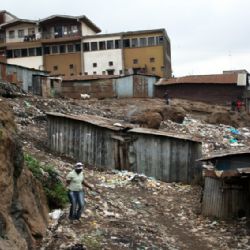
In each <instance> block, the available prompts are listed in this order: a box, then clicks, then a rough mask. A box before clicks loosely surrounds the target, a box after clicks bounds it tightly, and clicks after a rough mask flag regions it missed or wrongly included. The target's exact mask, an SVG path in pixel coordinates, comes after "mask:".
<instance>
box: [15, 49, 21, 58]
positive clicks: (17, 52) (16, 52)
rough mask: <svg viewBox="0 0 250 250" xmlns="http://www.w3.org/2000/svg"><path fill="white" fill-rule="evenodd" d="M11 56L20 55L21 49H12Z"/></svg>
mask: <svg viewBox="0 0 250 250" xmlns="http://www.w3.org/2000/svg"><path fill="white" fill-rule="evenodd" d="M13 57H21V50H20V49H14V50H13Z"/></svg>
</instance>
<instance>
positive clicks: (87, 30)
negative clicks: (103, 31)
mask: <svg viewBox="0 0 250 250" xmlns="http://www.w3.org/2000/svg"><path fill="white" fill-rule="evenodd" d="M81 26H82V27H81V28H82V36H89V35H95V34H96V32H95V31H93V30H92V29H91V28H90V27H89V26H87V25H86V24H85V23H82V25H81Z"/></svg>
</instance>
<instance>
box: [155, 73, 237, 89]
mask: <svg viewBox="0 0 250 250" xmlns="http://www.w3.org/2000/svg"><path fill="white" fill-rule="evenodd" d="M237 79H238V74H235V73H232V74H211V75H189V76H182V77H172V78H168V79H165V78H161V79H160V80H159V81H158V82H156V83H155V85H156V86H161V85H171V84H235V85H236V84H237Z"/></svg>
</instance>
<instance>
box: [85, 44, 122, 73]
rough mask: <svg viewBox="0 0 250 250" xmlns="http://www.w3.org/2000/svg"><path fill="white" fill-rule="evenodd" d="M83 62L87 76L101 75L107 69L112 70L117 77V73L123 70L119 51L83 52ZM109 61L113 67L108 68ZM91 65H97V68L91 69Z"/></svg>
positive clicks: (120, 51)
mask: <svg viewBox="0 0 250 250" xmlns="http://www.w3.org/2000/svg"><path fill="white" fill-rule="evenodd" d="M83 60H84V72H88V74H89V75H93V74H94V73H93V72H96V74H97V75H102V72H103V71H106V70H107V69H114V70H115V71H114V74H115V75H119V71H120V70H122V69H123V68H122V50H121V49H112V50H111V49H110V50H100V51H92V52H91V51H90V52H84V58H83ZM110 61H112V62H113V66H109V62H110ZM93 63H97V67H93ZM106 74H107V72H106Z"/></svg>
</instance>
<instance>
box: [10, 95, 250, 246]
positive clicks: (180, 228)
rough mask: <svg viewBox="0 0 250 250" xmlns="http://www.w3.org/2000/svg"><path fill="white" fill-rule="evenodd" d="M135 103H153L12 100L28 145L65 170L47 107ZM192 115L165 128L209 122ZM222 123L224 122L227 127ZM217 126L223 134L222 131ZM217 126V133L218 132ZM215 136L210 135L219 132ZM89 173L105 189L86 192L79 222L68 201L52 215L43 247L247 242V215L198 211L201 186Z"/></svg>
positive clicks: (116, 111)
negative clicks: (51, 146) (50, 137)
mask: <svg viewBox="0 0 250 250" xmlns="http://www.w3.org/2000/svg"><path fill="white" fill-rule="evenodd" d="M57 102H58V103H57ZM138 103H139V104H140V105H142V107H145V106H148V105H150V103H149V100H139V101H138V100H134V99H132V100H116V101H114V102H113V100H112V104H114V105H113V106H110V101H109V100H104V101H102V102H97V103H95V102H94V101H89V102H83V101H80V105H79V104H78V101H72V102H69V101H67V102H63V101H62V100H60V101H58V100H52V99H51V100H41V99H36V98H34V99H31V100H28V103H25V101H24V100H14V101H12V105H13V109H14V110H16V115H19V117H18V119H17V120H18V124H19V129H20V138H21V140H22V142H23V146H24V150H25V151H26V152H27V153H29V154H32V155H33V156H35V157H36V158H38V159H39V160H40V161H41V162H42V163H43V164H51V165H54V166H55V167H56V168H57V170H58V172H59V173H60V175H61V176H63V177H65V176H66V174H67V173H68V172H69V171H70V170H71V169H72V163H73V161H72V160H70V159H67V158H60V157H58V156H57V155H55V154H53V153H52V152H50V151H49V150H48V149H47V148H46V141H47V135H46V121H45V120H44V112H45V110H47V109H48V110H47V111H49V110H50V109H49V108H53V109H52V110H53V111H59V112H60V111H63V112H64V111H65V112H73V111H74V112H75V113H77V114H78V113H82V112H83V113H84V112H86V113H91V114H97V115H103V116H106V117H113V116H114V117H116V118H122V117H124V115H125V113H126V112H127V110H128V107H130V108H129V109H132V108H133V106H137V104H138ZM151 104H152V105H154V106H157V105H159V106H161V105H162V104H163V103H162V101H161V100H152V101H151ZM60 105H61V106H60ZM57 109H58V110H57ZM204 109H205V106H204ZM40 110H42V112H41V111H40ZM22 112H23V114H22ZM99 113H100V114H99ZM21 114H22V115H21ZM29 114H30V116H29ZM39 119H41V120H39ZM188 122H190V126H189V127H188V124H186V125H184V124H181V125H177V124H174V123H170V122H169V121H166V124H164V126H166V129H168V130H171V131H183V133H190V132H192V131H191V128H192V129H193V128H194V127H195V126H196V127H197V129H196V130H195V131H194V133H196V131H198V132H199V131H200V132H202V133H204V131H205V128H206V124H202V125H199V126H198V125H196V124H197V123H194V124H193V123H192V122H191V121H188ZM164 123H165V122H164ZM194 125H195V126H194ZM219 128H220V127H219ZM174 129H175V130H174ZM212 129H213V130H214V131H215V132H216V131H217V130H215V129H216V126H211V125H209V126H207V128H206V133H207V134H208V135H210V134H209V133H210V132H211V130H212ZM224 129H225V128H224V127H221V130H222V131H224ZM218 131H219V132H218V134H222V133H221V131H220V130H219V129H218ZM215 132H214V135H216V134H217V133H215ZM214 135H213V137H212V140H213V141H214V140H215V138H216V137H215V136H214ZM204 137H205V136H204ZM208 137H209V136H208ZM218 138H220V137H219V136H218ZM218 141H219V139H218ZM84 173H85V176H86V178H87V180H88V181H89V182H90V183H93V184H95V186H96V187H97V188H98V189H99V190H100V192H101V195H99V194H94V193H91V192H89V191H88V190H87V191H86V202H87V203H86V209H85V213H84V215H83V217H82V218H81V221H80V222H79V223H77V224H72V223H70V222H69V220H68V219H67V213H68V208H66V209H65V211H64V215H63V216H62V217H61V219H60V220H59V224H56V226H55V222H54V221H51V224H50V227H49V230H48V234H47V237H46V238H45V239H44V242H43V245H42V249H44V250H50V249H51V250H52V249H53V250H54V249H71V247H72V246H74V245H76V244H82V246H85V247H86V249H90V250H91V249H94V250H96V249H115V250H116V249H136V250H142V249H170V250H175V249H191V250H193V249H195V250H196V249H198V250H199V249H205V250H206V249H222V250H228V249H237V250H238V249H250V236H249V235H250V230H249V228H250V227H249V221H247V220H246V219H244V218H243V219H242V220H237V221H233V222H224V221H217V220H216V219H208V218H204V217H202V216H201V215H200V187H192V186H189V185H180V184H176V183H163V182H158V181H155V180H152V179H149V178H142V177H138V176H137V175H135V174H133V173H123V172H115V173H108V172H98V171H94V170H92V169H85V170H84ZM134 176H135V179H133V177H134ZM53 225H54V226H53Z"/></svg>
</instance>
